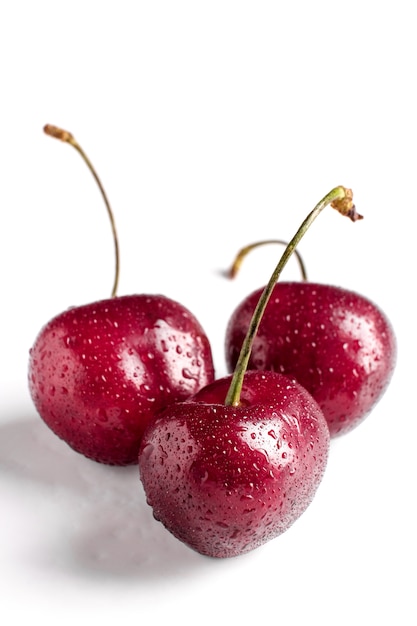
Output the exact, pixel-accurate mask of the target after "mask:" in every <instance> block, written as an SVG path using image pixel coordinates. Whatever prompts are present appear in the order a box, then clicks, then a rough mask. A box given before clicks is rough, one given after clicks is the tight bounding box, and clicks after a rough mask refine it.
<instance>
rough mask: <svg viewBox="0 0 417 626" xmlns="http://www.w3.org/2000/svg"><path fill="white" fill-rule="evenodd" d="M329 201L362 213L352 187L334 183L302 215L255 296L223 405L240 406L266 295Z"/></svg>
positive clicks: (345, 212) (352, 212) (351, 213)
mask: <svg viewBox="0 0 417 626" xmlns="http://www.w3.org/2000/svg"><path fill="white" fill-rule="evenodd" d="M329 204H330V205H331V206H332V207H333V208H334V209H336V210H337V211H339V213H341V214H342V215H345V216H346V217H349V218H350V219H351V220H352V221H353V222H356V221H357V220H360V219H362V215H359V214H358V213H357V212H356V209H355V205H354V204H353V201H352V191H351V189H347V188H346V187H342V186H339V187H335V188H334V189H332V190H331V191H329V193H328V194H327V195H325V196H324V198H322V199H321V200H320V202H319V203H318V204H317V205H316V206H315V207H314V209H313V210H312V211H311V213H309V215H308V216H307V217H306V218H305V220H304V221H303V223H302V224H301V226H300V227H299V229H298V230H297V232H296V233H295V235H294V237H293V238H292V239H291V241H290V242H289V243H288V244H287V247H286V248H285V250H284V252H283V254H282V256H281V258H280V260H279V262H278V265H277V266H276V268H275V270H274V271H273V273H272V275H271V278H270V279H269V282H268V284H267V285H266V287H265V289H264V290H263V292H262V294H261V296H260V298H259V300H258V304H257V305H256V308H255V311H254V313H253V316H252V319H251V322H250V324H249V328H248V332H247V334H246V337H245V339H244V341H243V344H242V348H241V351H240V354H239V358H238V361H237V363H236V367H235V370H234V373H233V376H232V380H231V383H230V387H229V390H228V393H227V396H226V399H225V404H226V405H229V406H239V404H240V394H241V391H242V385H243V380H244V377H245V373H246V370H247V367H248V363H249V358H250V354H251V350H252V344H253V340H254V338H255V335H256V333H257V330H258V327H259V324H260V322H261V319H262V316H263V313H264V311H265V308H266V305H267V304H268V301H269V298H270V297H271V294H272V291H273V289H274V287H275V284H276V282H277V280H278V278H279V276H280V275H281V272H282V270H283V269H284V267H285V265H286V263H287V261H288V259H289V258H290V256H291V255H292V253H293V252H294V250H295V248H296V246H297V245H298V243H299V242H300V240H301V239H302V237H303V236H304V235H305V233H306V232H307V230H308V229H309V228H310V226H311V224H312V223H313V222H314V220H315V219H316V218H317V217H318V215H319V214H320V213H321V212H322V210H323V209H324V208H325V207H326V206H328V205H329Z"/></svg>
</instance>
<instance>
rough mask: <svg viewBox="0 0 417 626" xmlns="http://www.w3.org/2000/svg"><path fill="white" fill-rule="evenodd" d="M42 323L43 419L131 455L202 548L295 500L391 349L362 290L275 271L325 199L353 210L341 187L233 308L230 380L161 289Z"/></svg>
mask: <svg viewBox="0 0 417 626" xmlns="http://www.w3.org/2000/svg"><path fill="white" fill-rule="evenodd" d="M45 131H46V132H47V134H49V135H52V136H55V137H57V138H59V139H61V140H63V141H65V142H67V143H70V144H71V145H73V146H74V147H75V148H76V149H77V150H78V151H79V152H80V154H81V155H82V156H83V158H84V160H85V161H86V163H87V165H88V166H89V167H90V169H91V171H92V172H93V174H94V176H95V178H96V180H97V182H98V183H99V186H100V188H101V191H102V195H103V198H104V200H105V202H106V205H107V209H108V211H109V215H110V218H111V221H112V226H113V233H114V236H115V243H116V279H115V283H114V287H113V294H112V297H111V298H110V299H107V300H101V301H98V302H95V303H91V304H87V305H84V306H80V307H75V308H71V309H68V310H67V311H65V312H63V313H61V314H60V315H58V316H56V317H55V318H53V319H52V320H51V321H50V322H48V323H47V324H46V325H45V326H44V328H43V329H42V330H41V332H40V333H39V335H38V337H37V338H36V341H35V343H34V345H33V347H32V349H31V351H30V361H29V388H30V392H31V396H32V398H33V401H34V404H35V406H36V408H37V411H38V412H39V414H40V416H41V417H42V419H43V420H44V421H45V422H46V424H47V425H48V426H49V427H50V428H51V429H52V430H53V431H54V432H55V434H56V435H58V436H59V437H60V438H61V439H63V440H64V441H66V442H67V443H68V444H69V445H70V446H71V447H72V448H73V449H74V450H76V451H77V452H79V453H81V454H83V455H85V456H87V457H89V458H91V459H93V460H95V461H97V462H100V463H106V464H112V465H129V464H137V463H138V465H139V471H140V478H141V481H142V484H143V487H144V489H145V493H146V497H147V501H148V503H149V504H150V506H151V507H152V509H153V513H154V516H155V518H156V519H158V520H160V521H161V522H162V523H163V524H164V526H165V527H166V528H167V529H168V530H169V531H170V532H171V533H172V534H173V535H175V536H176V537H177V538H178V539H180V540H181V541H183V542H184V543H185V544H187V545H188V546H190V547H191V548H193V549H194V550H196V551H198V552H200V553H201V554H204V555H208V556H213V557H231V556H237V555H239V554H243V553H245V552H248V551H249V550H252V549H254V548H256V547H258V546H260V545H262V544H263V543H265V542H266V541H268V540H270V539H273V538H275V537H277V536H278V535H280V534H281V533H282V532H284V531H285V530H286V529H288V528H289V527H290V526H291V525H292V524H293V523H294V522H295V520H296V519H298V517H299V516H300V515H301V514H302V513H303V512H304V511H305V509H306V508H307V507H308V505H309V504H310V502H311V501H312V499H313V497H314V494H315V492H316V490H317V488H318V486H319V484H320V481H321V479H322V476H323V474H324V471H325V467H326V463H327V458H328V452H329V445H330V440H331V437H333V436H336V435H340V434H343V433H346V432H348V431H349V430H351V429H352V428H354V427H355V426H356V425H357V424H359V423H360V422H361V421H362V420H363V419H364V417H365V416H366V415H368V414H369V412H370V411H371V410H372V408H373V407H374V406H375V404H376V403H377V401H378V400H379V399H380V398H381V396H382V394H383V393H384V391H385V389H386V388H387V386H388V383H389V381H390V379H391V376H392V373H393V370H394V366H395V356H396V343H395V336H394V333H393V329H392V327H391V325H390V322H389V320H388V319H387V317H386V316H385V314H384V313H383V312H382V311H381V310H380V309H379V308H378V307H377V306H376V305H375V304H374V303H373V302H371V301H370V300H368V299H367V298H364V297H363V296H361V295H359V294H356V293H353V292H351V291H347V290H344V289H341V288H338V287H333V286H328V285H324V284H313V283H309V282H307V281H302V282H299V283H297V282H277V280H278V278H279V276H280V274H281V271H282V269H283V267H284V266H285V264H286V263H287V261H288V259H289V257H290V256H291V254H292V253H293V252H294V251H295V249H296V246H297V244H298V242H299V240H300V239H301V237H302V236H303V235H304V234H305V232H306V231H307V230H308V228H309V227H310V225H311V223H312V222H313V220H315V219H316V217H317V216H318V215H319V213H320V212H321V211H322V210H323V209H324V208H325V207H326V206H328V205H331V206H332V207H333V208H335V209H337V210H338V211H339V212H340V213H341V214H342V215H346V216H347V217H349V218H350V219H351V220H353V221H356V220H358V219H360V218H361V216H360V215H358V214H357V212H356V209H355V207H354V205H353V201H352V194H351V191H350V190H349V189H346V188H345V187H336V188H334V189H333V190H332V191H330V192H329V193H328V194H327V195H326V196H325V197H324V198H323V199H322V200H321V201H320V202H319V203H318V204H317V205H316V206H315V208H314V209H313V211H312V212H311V213H310V214H309V215H308V217H307V218H306V219H305V220H304V222H303V223H302V225H301V226H300V228H299V229H298V231H297V233H296V235H295V236H294V237H293V239H292V240H291V241H290V242H289V243H288V245H287V246H286V248H285V251H284V253H283V255H282V256H281V258H280V261H279V263H278V265H277V267H276V268H275V270H274V272H273V274H272V276H271V278H270V280H269V282H268V284H267V285H266V287H265V288H263V289H260V290H258V291H256V292H254V293H252V294H251V295H250V296H248V297H247V298H246V299H245V300H244V301H243V302H242V303H241V304H240V305H239V306H238V307H237V308H236V309H235V312H234V313H233V314H232V316H231V318H230V320H229V324H228V327H227V332H226V340H225V346H226V362H227V367H228V371H230V372H233V373H231V374H230V375H229V376H227V377H224V378H222V379H218V380H215V372H214V365H213V358H212V352H211V347H210V343H209V340H208V338H207V335H206V333H205V332H204V330H203V328H202V326H201V325H200V323H199V322H198V320H197V319H196V318H195V317H194V316H193V315H192V313H191V312H190V311H189V310H187V309H186V308H185V307H184V306H182V305H181V304H179V303H178V302H176V301H173V300H171V299H169V298H166V297H164V296H161V295H150V294H149V295H129V296H117V295H116V290H117V277H118V253H117V251H118V247H117V238H116V234H115V229H114V221H113V218H112V214H111V210H110V206H109V204H108V200H107V197H106V195H105V193H104V190H103V187H102V185H101V183H100V181H99V179H98V177H97V175H96V173H95V171H94V169H93V168H92V166H91V163H90V162H89V160H88V159H87V157H86V155H85V154H84V152H83V151H82V149H81V148H80V146H79V144H78V143H77V142H76V141H75V139H74V138H73V136H72V135H71V134H70V133H68V132H66V131H62V130H61V129H59V128H56V127H53V126H49V125H48V126H46V127H45Z"/></svg>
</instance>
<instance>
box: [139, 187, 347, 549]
mask: <svg viewBox="0 0 417 626" xmlns="http://www.w3.org/2000/svg"><path fill="white" fill-rule="evenodd" d="M329 204H331V205H332V206H334V208H336V209H337V210H338V211H339V212H341V213H342V214H343V215H348V216H350V217H351V218H352V219H358V217H356V216H357V214H356V211H355V209H354V207H353V203H352V194H351V192H350V190H347V189H345V188H344V187H336V188H335V189H333V190H332V191H331V192H330V193H328V194H327V195H326V196H325V197H324V198H323V199H322V200H321V201H320V202H319V203H318V205H316V207H315V208H314V209H313V211H312V212H311V213H310V214H309V216H308V217H307V218H306V220H305V221H304V222H303V224H302V226H301V227H300V229H299V230H298V231H297V233H296V235H295V236H294V238H293V239H292V240H291V241H290V243H289V244H288V246H287V248H286V249H285V252H284V254H283V255H282V257H281V259H280V261H279V263H278V265H277V267H276V269H275V270H274V272H273V274H272V276H271V279H270V281H269V283H268V285H267V286H266V287H265V289H264V291H263V293H262V294H261V296H260V297H259V300H258V304H257V307H256V309H255V311H254V313H253V315H252V318H251V323H250V324H249V327H248V329H247V333H246V337H245V340H244V342H243V345H242V347H241V351H240V357H239V359H238V361H237V365H236V368H235V371H234V373H233V375H230V376H226V377H223V378H221V379H218V380H216V381H214V382H213V383H211V384H209V385H207V386H205V387H203V388H202V389H201V390H200V391H199V392H197V393H196V394H194V395H193V396H191V397H190V398H188V399H187V400H186V401H184V402H179V403H174V404H172V405H170V406H169V407H167V408H166V409H164V410H163V411H161V412H159V413H158V414H156V415H155V416H154V417H153V418H152V420H150V422H149V423H148V426H147V428H146V430H145V432H144V435H143V438H142V442H141V446H140V450H139V472H140V478H141V481H142V484H143V487H144V490H145V493H146V498H147V501H148V503H149V505H150V506H151V507H152V509H153V514H154V516H155V518H156V519H157V520H159V521H161V522H162V524H163V525H164V526H165V527H166V528H167V529H168V530H169V531H170V532H171V533H172V534H173V535H174V536H176V537H177V538H178V539H179V540H181V541H182V542H184V543H185V544H187V545H188V546H189V547H190V548H192V549H194V550H196V551H197V552H200V553H201V554H204V555H207V556H212V557H218V558H223V557H233V556H238V555H240V554H243V553H246V552H248V551H250V550H253V549H255V548H257V547H259V546H261V545H262V544H264V543H265V542H267V541H269V540H271V539H273V538H275V537H277V536H278V535H280V534H281V533H283V532H285V531H286V530H287V529H288V528H289V527H290V526H291V525H292V524H293V523H294V522H295V521H296V520H297V519H298V518H299V517H300V515H301V514H302V513H303V512H304V511H305V510H306V508H307V507H308V506H309V504H310V503H311V501H312V499H313V497H314V494H315V493H316V490H317V488H318V486H319V484H320V482H321V479H322V476H323V474H324V471H325V467H326V463H327V457H328V451H329V442H330V435H329V429H328V426H327V423H326V420H325V418H324V415H323V413H322V411H321V409H320V407H319V406H318V404H317V402H316V401H315V400H314V399H313V397H312V396H311V395H310V394H309V393H308V391H306V390H305V389H304V388H303V387H302V386H301V385H300V384H299V383H297V382H296V381H295V380H294V379H291V378H288V377H286V376H284V375H283V374H281V373H278V372H272V371H265V372H263V371H248V370H247V365H248V361H249V357H250V352H251V347H252V344H253V341H254V339H255V337H256V333H257V330H258V327H259V324H260V321H261V318H262V315H263V313H264V310H265V307H266V305H267V302H268V299H269V298H270V295H271V293H272V290H273V285H274V284H275V283H276V281H277V279H278V277H279V275H280V273H281V271H282V269H283V268H284V266H285V264H286V263H287V261H288V259H289V258H290V256H291V254H292V253H293V252H294V250H295V247H296V245H297V244H298V242H299V241H300V239H301V237H302V236H303V235H304V234H305V232H306V231H307V229H308V228H309V226H310V225H311V223H312V222H313V220H314V219H315V218H316V217H317V216H318V215H319V213H320V212H321V211H322V210H323V209H324V208H325V207H326V206H327V205H329Z"/></svg>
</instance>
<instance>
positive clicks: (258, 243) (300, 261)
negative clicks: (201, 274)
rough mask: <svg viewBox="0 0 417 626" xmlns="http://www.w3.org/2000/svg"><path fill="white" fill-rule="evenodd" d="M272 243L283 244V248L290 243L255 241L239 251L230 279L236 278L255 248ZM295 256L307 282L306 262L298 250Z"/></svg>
mask: <svg viewBox="0 0 417 626" xmlns="http://www.w3.org/2000/svg"><path fill="white" fill-rule="evenodd" d="M270 243H278V244H281V245H283V246H287V245H288V243H287V242H286V241H283V240H282V239H264V240H262V241H255V242H254V243H250V244H249V245H247V246H245V247H244V248H241V249H240V250H239V252H238V253H237V255H236V257H235V260H234V261H233V263H232V265H231V267H230V270H229V272H228V275H229V277H230V278H234V277H235V276H236V274H237V273H238V271H239V269H240V266H241V265H242V261H243V259H244V258H245V257H246V255H247V254H249V252H252V250H254V249H255V248H259V247H261V246H264V245H266V244H270ZM294 254H295V256H296V257H297V261H298V265H299V266H300V272H301V277H302V280H303V281H306V280H307V270H306V267H305V264H304V261H303V259H302V257H301V254H300V253H299V252H298V250H294Z"/></svg>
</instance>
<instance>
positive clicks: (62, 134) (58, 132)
mask: <svg viewBox="0 0 417 626" xmlns="http://www.w3.org/2000/svg"><path fill="white" fill-rule="evenodd" d="M43 130H44V132H45V134H46V135H49V136H50V137H55V139H59V140H60V141H63V142H64V143H68V144H70V145H71V146H72V147H73V148H75V149H76V150H77V152H78V153H79V154H80V155H81V157H82V159H83V160H84V162H85V163H86V165H87V167H88V168H89V170H90V172H91V173H92V175H93V177H94V179H95V181H96V183H97V185H98V187H99V189H100V192H101V195H102V197H103V200H104V204H105V205H106V209H107V213H108V216H109V219H110V225H111V229H112V234H113V241H114V250H115V275H114V282H113V288H112V292H111V297H112V298H113V297H115V296H116V294H117V288H118V284H119V273H120V257H119V242H118V238H117V232H116V224H115V221H114V216H113V212H112V210H111V207H110V203H109V201H108V198H107V194H106V192H105V191H104V187H103V185H102V183H101V180H100V179H99V177H98V175H97V172H96V170H95V169H94V167H93V165H92V163H91V161H90V159H89V158H88V157H87V155H86V153H85V152H84V150H83V149H82V148H81V146H80V145H79V143H78V142H77V141H76V140H75V139H74V137H73V135H72V134H71V133H69V132H68V131H67V130H63V129H62V128H58V126H53V125H52V124H46V126H44V128H43Z"/></svg>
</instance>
